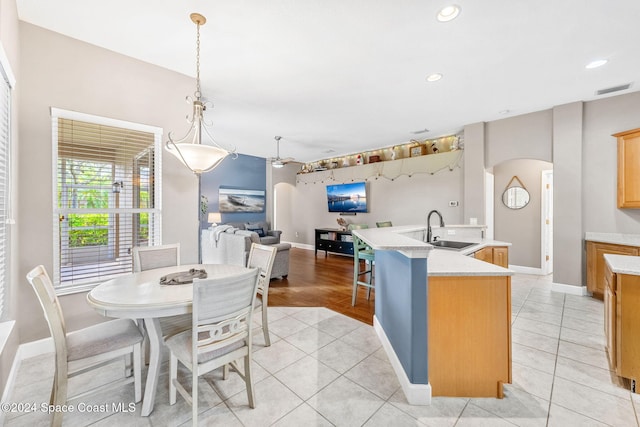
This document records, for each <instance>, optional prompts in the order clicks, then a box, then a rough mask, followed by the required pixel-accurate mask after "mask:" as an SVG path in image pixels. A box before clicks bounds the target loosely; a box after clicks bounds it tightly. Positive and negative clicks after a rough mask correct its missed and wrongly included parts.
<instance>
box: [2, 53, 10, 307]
mask: <svg viewBox="0 0 640 427" xmlns="http://www.w3.org/2000/svg"><path fill="white" fill-rule="evenodd" d="M2 68H3V67H1V66H0V71H3V69H2ZM10 124H11V87H10V85H9V82H8V80H7V79H6V78H5V73H4V71H3V72H2V73H0V317H2V315H3V314H4V309H5V296H6V294H7V287H8V286H9V273H8V272H9V244H10V236H9V233H10V228H9V221H10V219H11V217H10V190H11V188H10V186H9V173H10V167H9V166H10V142H11V126H10Z"/></svg>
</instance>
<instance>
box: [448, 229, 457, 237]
mask: <svg viewBox="0 0 640 427" xmlns="http://www.w3.org/2000/svg"><path fill="white" fill-rule="evenodd" d="M447 235H449V236H455V235H456V230H447Z"/></svg>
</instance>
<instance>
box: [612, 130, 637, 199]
mask: <svg viewBox="0 0 640 427" xmlns="http://www.w3.org/2000/svg"><path fill="white" fill-rule="evenodd" d="M613 136H615V137H616V138H618V207H619V208H640V167H639V165H640V129H633V130H629V131H626V132H620V133H616V134H614V135H613Z"/></svg>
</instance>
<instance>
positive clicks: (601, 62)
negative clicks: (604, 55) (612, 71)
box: [584, 59, 609, 69]
mask: <svg viewBox="0 0 640 427" xmlns="http://www.w3.org/2000/svg"><path fill="white" fill-rule="evenodd" d="M607 62H609V60H608V59H596V60H595V61H591V62H589V63H588V64H587V65H585V66H584V68H588V69H592V68H598V67H602V66H603V65H604V64H606V63H607Z"/></svg>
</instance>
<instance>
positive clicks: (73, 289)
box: [51, 107, 163, 295]
mask: <svg viewBox="0 0 640 427" xmlns="http://www.w3.org/2000/svg"><path fill="white" fill-rule="evenodd" d="M58 119H68V120H75V121H80V122H85V123H91V124H96V125H103V126H111V127H116V128H121V129H127V130H134V131H140V132H147V133H151V134H153V135H154V156H153V157H154V158H153V162H154V164H153V165H154V189H153V190H154V194H153V197H154V202H155V203H154V207H153V208H144V209H138V208H133V209H132V208H118V209H116V208H106V209H83V210H82V212H78V213H82V214H84V213H86V214H91V213H109V214H117V213H123V212H128V213H142V212H145V213H149V214H150V215H149V217H150V218H153V221H152V224H151V223H150V224H149V225H148V226H149V228H151V227H153V233H149V238H150V240H149V245H150V246H151V245H159V244H162V151H163V150H162V134H163V130H162V128H160V127H156V126H149V125H144V124H139V123H134V122H129V121H124V120H118V119H112V118H108V117H102V116H95V115H92V114H87V113H80V112H77V111H70V110H63V109H60V108H55V107H51V129H52V132H51V134H52V135H51V138H52V140H51V145H52V193H51V194H52V196H53V197H52V199H53V200H52V203H53V206H52V212H53V215H52V220H53V267H54V268H53V278H52V279H53V283H54V287H55V289H56V294H57V295H67V294H73V293H78V292H85V291H88V290H90V289H93V288H94V287H95V286H97V285H98V284H100V283H101V282H102V281H104V279H102V278H99V277H97V278H95V280H93V281H92V282H90V283H82V284H77V285H65V286H62V285H61V277H60V276H61V265H60V225H59V218H60V215H61V214H63V213H64V212H68V211H69V209H68V208H60V207H58V160H59V152H58V148H59V147H58ZM150 222H151V221H150Z"/></svg>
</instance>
